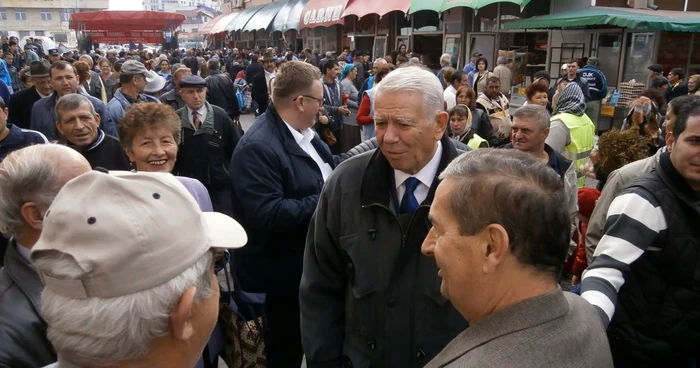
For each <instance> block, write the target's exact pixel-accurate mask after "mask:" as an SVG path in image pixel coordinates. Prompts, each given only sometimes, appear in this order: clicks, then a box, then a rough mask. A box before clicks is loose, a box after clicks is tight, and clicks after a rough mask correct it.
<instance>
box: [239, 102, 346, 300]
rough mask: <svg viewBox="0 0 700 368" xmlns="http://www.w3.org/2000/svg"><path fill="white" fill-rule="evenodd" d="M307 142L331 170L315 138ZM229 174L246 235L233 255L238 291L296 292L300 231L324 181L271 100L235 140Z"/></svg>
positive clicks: (305, 227)
mask: <svg viewBox="0 0 700 368" xmlns="http://www.w3.org/2000/svg"><path fill="white" fill-rule="evenodd" d="M311 143H312V145H313V146H314V148H315V149H316V151H317V152H318V154H319V156H321V158H322V159H323V160H324V161H325V162H326V163H328V165H330V166H331V167H332V168H334V167H335V162H334V160H333V156H331V152H330V150H329V149H328V146H327V145H326V144H325V143H324V142H323V141H322V140H321V138H320V137H319V136H318V135H316V136H315V137H314V138H313V140H312V141H311ZM229 176H230V178H231V183H232V184H233V186H232V189H233V191H232V194H231V197H232V207H233V216H234V218H235V219H236V220H238V221H239V222H240V224H241V225H242V226H243V228H244V229H245V230H246V233H247V234H248V244H247V245H246V246H245V247H243V248H241V249H237V250H236V251H235V255H234V257H233V259H234V262H235V266H234V267H232V269H233V270H234V272H236V274H237V275H238V279H239V280H240V284H241V289H242V290H244V291H249V292H264V293H268V294H277V295H298V290H299V283H300V282H301V269H302V262H303V255H304V249H305V243H306V232H307V230H308V228H309V223H310V222H311V216H312V215H313V213H314V211H315V210H316V204H317V203H318V198H319V194H320V193H321V189H322V188H323V183H324V181H323V176H322V174H321V170H320V169H319V168H318V165H317V164H316V162H315V161H314V160H313V159H312V158H311V157H310V156H309V155H308V154H307V153H306V152H304V150H302V149H301V147H299V145H298V144H297V142H296V141H295V140H294V137H293V136H292V133H291V132H290V131H289V128H287V126H286V124H285V123H284V121H282V119H281V118H280V116H279V115H278V114H277V110H276V109H275V107H274V105H273V104H270V106H269V107H268V108H267V111H266V112H265V114H264V115H262V116H260V117H259V118H258V119H257V120H256V121H255V123H253V126H252V127H251V128H250V129H249V130H248V131H247V132H246V133H245V135H243V138H241V140H240V141H239V142H238V145H237V146H236V149H235V151H234V152H233V156H232V157H231V164H230V165H229Z"/></svg>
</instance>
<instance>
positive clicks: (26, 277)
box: [0, 239, 56, 368]
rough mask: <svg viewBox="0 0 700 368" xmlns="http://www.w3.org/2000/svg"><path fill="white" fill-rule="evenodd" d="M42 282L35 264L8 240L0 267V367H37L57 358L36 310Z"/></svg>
mask: <svg viewBox="0 0 700 368" xmlns="http://www.w3.org/2000/svg"><path fill="white" fill-rule="evenodd" d="M43 288H44V287H43V285H42V283H41V280H40V279H39V275H37V273H36V271H35V269H34V266H32V265H31V263H29V261H27V260H26V259H25V258H24V257H22V255H21V254H20V253H19V252H18V251H17V243H16V242H15V241H14V239H13V240H11V241H10V244H9V246H8V247H7V251H6V253H5V268H3V269H2V270H0V367H1V368H36V367H43V366H46V365H48V364H51V363H53V362H55V361H56V354H55V353H54V351H53V347H52V346H51V343H50V342H49V340H48V339H47V338H46V322H45V321H44V319H43V318H42V317H41V315H40V314H39V302H40V297H41V291H42V290H43Z"/></svg>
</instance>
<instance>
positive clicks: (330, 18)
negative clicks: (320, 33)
mask: <svg viewBox="0 0 700 368" xmlns="http://www.w3.org/2000/svg"><path fill="white" fill-rule="evenodd" d="M380 1H381V0H380ZM347 4H348V0H309V2H308V3H307V4H306V6H304V10H303V12H302V16H301V25H300V28H315V27H329V26H332V25H334V24H343V22H344V21H343V17H342V15H343V12H344V11H345V6H346V5H347Z"/></svg>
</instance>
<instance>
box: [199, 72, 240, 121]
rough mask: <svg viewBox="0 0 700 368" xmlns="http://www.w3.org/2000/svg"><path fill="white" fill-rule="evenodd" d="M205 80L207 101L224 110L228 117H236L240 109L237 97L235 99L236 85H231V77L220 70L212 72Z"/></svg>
mask: <svg viewBox="0 0 700 368" xmlns="http://www.w3.org/2000/svg"><path fill="white" fill-rule="evenodd" d="M234 78H235V76H234ZM206 81H207V90H208V91H207V101H209V103H210V104H212V105H215V106H219V107H220V108H222V109H224V110H226V113H227V114H228V117H229V118H231V119H238V117H239V116H240V115H241V111H240V109H239V108H238V99H236V87H234V86H233V82H232V81H231V78H229V77H227V76H226V74H223V73H221V72H212V73H211V74H210V75H209V76H208V77H207V79H206Z"/></svg>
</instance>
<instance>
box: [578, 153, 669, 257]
mask: <svg viewBox="0 0 700 368" xmlns="http://www.w3.org/2000/svg"><path fill="white" fill-rule="evenodd" d="M667 151H668V148H667V147H663V148H661V149H660V150H658V151H656V154H655V155H654V156H652V157H647V158H645V159H642V160H639V161H635V162H632V163H630V164H627V165H625V166H623V167H621V168H619V169H617V170H615V171H613V172H611V173H610V175H608V180H607V181H606V182H605V186H604V187H603V190H602V191H601V193H600V198H598V201H597V202H596V205H595V208H594V209H593V213H592V214H591V218H590V219H588V229H587V230H586V259H587V260H588V264H589V265H590V264H592V263H593V254H594V253H595V249H596V247H598V243H599V242H600V238H602V237H603V234H604V233H605V231H604V230H605V220H606V218H607V215H608V209H609V208H610V204H611V203H612V201H613V199H615V197H617V195H618V194H620V192H621V191H622V189H624V188H625V187H627V184H629V183H630V182H631V181H632V180H634V179H637V178H639V177H642V176H644V175H646V174H648V173H650V172H651V171H652V170H654V169H655V168H656V165H658V164H659V157H661V154H662V153H664V152H667Z"/></svg>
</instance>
